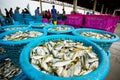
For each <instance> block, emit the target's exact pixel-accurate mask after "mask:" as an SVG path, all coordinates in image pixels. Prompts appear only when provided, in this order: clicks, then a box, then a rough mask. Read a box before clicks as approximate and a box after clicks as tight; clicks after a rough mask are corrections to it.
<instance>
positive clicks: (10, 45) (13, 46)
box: [0, 29, 47, 65]
mask: <svg viewBox="0 0 120 80" xmlns="http://www.w3.org/2000/svg"><path fill="white" fill-rule="evenodd" d="M21 31H26V30H21ZM27 31H39V32H42V33H43V35H41V36H38V37H36V38H29V39H26V40H19V41H9V40H8V41H4V40H2V39H3V37H4V36H6V35H10V34H12V33H16V32H18V31H7V32H4V33H2V34H0V45H1V46H2V47H3V48H4V49H5V51H6V53H8V57H9V58H10V59H11V60H12V61H13V62H14V63H15V64H16V65H19V55H20V53H21V51H22V49H23V47H24V46H25V45H26V44H28V43H29V42H31V41H33V40H35V39H37V38H39V37H42V36H45V35H46V34H47V33H46V32H45V31H43V30H40V29H28V30H27Z"/></svg>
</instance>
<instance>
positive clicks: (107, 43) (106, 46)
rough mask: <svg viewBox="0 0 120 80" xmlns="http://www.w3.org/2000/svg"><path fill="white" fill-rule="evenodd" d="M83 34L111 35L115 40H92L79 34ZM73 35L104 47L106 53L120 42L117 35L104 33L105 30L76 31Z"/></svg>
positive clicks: (88, 29)
mask: <svg viewBox="0 0 120 80" xmlns="http://www.w3.org/2000/svg"><path fill="white" fill-rule="evenodd" d="M81 32H95V33H100V34H109V35H111V36H114V39H109V40H108V39H95V38H91V37H86V36H82V35H80V34H79V33H81ZM73 34H74V35H76V36H80V37H83V38H86V39H88V40H91V41H93V42H95V43H96V44H98V45H99V46H100V47H102V48H103V49H104V50H105V51H106V52H107V51H108V50H109V48H110V46H111V45H112V43H113V42H116V41H118V40H119V37H118V36H117V35H116V34H113V33H110V32H107V31H103V30H97V29H90V28H80V29H76V30H74V31H73Z"/></svg>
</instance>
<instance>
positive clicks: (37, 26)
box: [31, 22, 53, 29]
mask: <svg viewBox="0 0 120 80" xmlns="http://www.w3.org/2000/svg"><path fill="white" fill-rule="evenodd" d="M47 26H53V24H49V23H42V22H41V23H31V27H32V28H39V29H43V28H44V27H47Z"/></svg>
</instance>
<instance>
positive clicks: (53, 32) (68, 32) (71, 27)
mask: <svg viewBox="0 0 120 80" xmlns="http://www.w3.org/2000/svg"><path fill="white" fill-rule="evenodd" d="M58 26H64V27H68V28H70V30H63V31H52V30H49V28H55V27H58ZM44 30H46V31H47V33H48V34H70V33H71V32H72V31H73V30H74V27H73V26H69V25H53V26H48V27H45V28H44Z"/></svg>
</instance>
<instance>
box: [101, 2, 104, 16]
mask: <svg viewBox="0 0 120 80" xmlns="http://www.w3.org/2000/svg"><path fill="white" fill-rule="evenodd" d="M103 9H104V4H102V7H101V14H103Z"/></svg>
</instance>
